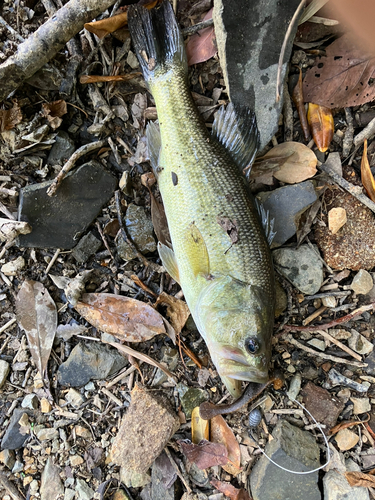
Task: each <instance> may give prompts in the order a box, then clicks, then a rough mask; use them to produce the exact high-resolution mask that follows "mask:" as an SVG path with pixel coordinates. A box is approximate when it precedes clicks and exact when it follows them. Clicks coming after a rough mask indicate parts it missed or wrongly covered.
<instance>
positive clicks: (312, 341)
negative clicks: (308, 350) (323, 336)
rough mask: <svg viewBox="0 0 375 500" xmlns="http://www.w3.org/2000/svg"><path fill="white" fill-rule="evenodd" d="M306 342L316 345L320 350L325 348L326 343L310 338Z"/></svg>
mask: <svg viewBox="0 0 375 500" xmlns="http://www.w3.org/2000/svg"><path fill="white" fill-rule="evenodd" d="M307 343H308V344H310V345H311V346H313V347H316V348H317V349H319V350H320V351H325V350H326V343H325V342H324V340H319V339H311V340H309V341H308V342H307Z"/></svg>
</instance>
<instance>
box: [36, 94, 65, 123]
mask: <svg viewBox="0 0 375 500" xmlns="http://www.w3.org/2000/svg"><path fill="white" fill-rule="evenodd" d="M42 112H43V116H45V117H46V118H47V120H48V123H49V124H50V126H51V127H52V128H53V129H54V130H55V129H57V128H58V127H60V125H61V123H62V119H61V117H62V116H64V115H66V113H67V112H68V109H67V105H66V102H65V101H64V100H63V99H59V100H58V101H53V102H45V103H43V104H42Z"/></svg>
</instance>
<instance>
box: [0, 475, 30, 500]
mask: <svg viewBox="0 0 375 500" xmlns="http://www.w3.org/2000/svg"><path fill="white" fill-rule="evenodd" d="M0 485H1V486H2V487H3V488H4V489H5V490H6V491H7V493H8V494H9V495H10V496H11V497H12V498H13V500H24V497H23V496H22V495H21V493H20V492H19V491H18V490H17V488H16V487H15V486H14V484H13V483H12V482H11V481H9V479H8V478H7V477H6V475H5V473H4V472H0Z"/></svg>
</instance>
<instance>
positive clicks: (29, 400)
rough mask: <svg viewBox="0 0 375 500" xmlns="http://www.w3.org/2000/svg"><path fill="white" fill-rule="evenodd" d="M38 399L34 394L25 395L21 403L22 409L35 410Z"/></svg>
mask: <svg viewBox="0 0 375 500" xmlns="http://www.w3.org/2000/svg"><path fill="white" fill-rule="evenodd" d="M38 403H39V402H38V398H37V397H36V394H27V395H26V396H25V397H24V398H23V401H22V403H21V406H22V408H28V409H29V410H36V409H37V408H38Z"/></svg>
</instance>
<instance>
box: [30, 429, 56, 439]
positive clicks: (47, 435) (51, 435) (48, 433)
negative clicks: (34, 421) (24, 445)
mask: <svg viewBox="0 0 375 500" xmlns="http://www.w3.org/2000/svg"><path fill="white" fill-rule="evenodd" d="M35 435H36V437H37V438H38V439H39V441H50V440H51V439H55V438H57V437H58V436H59V431H58V430H57V429H51V428H47V427H42V428H41V429H38V430H37V431H36V432H35Z"/></svg>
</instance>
